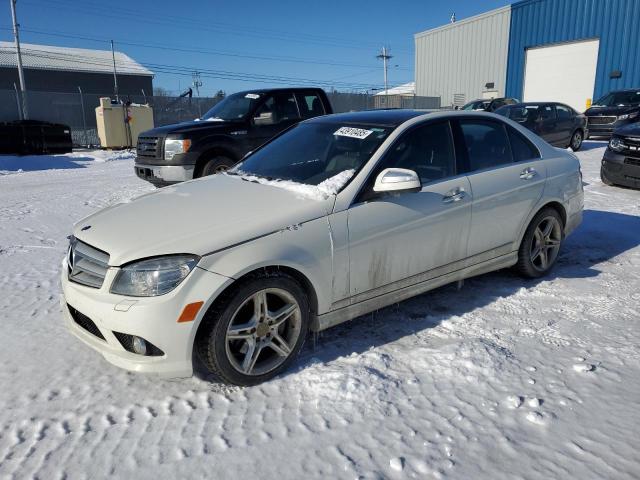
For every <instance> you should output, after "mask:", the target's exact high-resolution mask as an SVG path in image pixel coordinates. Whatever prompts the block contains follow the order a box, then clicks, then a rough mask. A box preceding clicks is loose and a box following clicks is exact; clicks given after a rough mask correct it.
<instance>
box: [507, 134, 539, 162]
mask: <svg viewBox="0 0 640 480" xmlns="http://www.w3.org/2000/svg"><path fill="white" fill-rule="evenodd" d="M507 131H508V132H509V141H510V142H511V152H513V159H514V160H515V161H516V162H523V161H525V160H533V159H538V158H540V153H539V152H538V149H537V148H536V147H535V146H534V145H533V144H532V143H531V142H530V141H529V140H527V139H526V138H524V136H522V135H521V134H520V133H518V132H516V131H515V129H513V128H511V127H507Z"/></svg>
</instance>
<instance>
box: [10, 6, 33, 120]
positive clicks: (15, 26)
mask: <svg viewBox="0 0 640 480" xmlns="http://www.w3.org/2000/svg"><path fill="white" fill-rule="evenodd" d="M16 1H17V0H9V3H10V4H11V18H12V20H13V38H14V40H15V44H16V57H17V60H18V78H19V79H20V92H21V96H22V118H23V119H25V120H28V119H29V111H28V105H27V85H26V84H25V82H24V71H23V69H22V54H21V53H20V34H19V33H18V27H19V26H20V24H19V23H18V19H17V17H16Z"/></svg>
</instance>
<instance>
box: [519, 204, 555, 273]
mask: <svg viewBox="0 0 640 480" xmlns="http://www.w3.org/2000/svg"><path fill="white" fill-rule="evenodd" d="M563 239H564V233H563V228H562V218H560V215H559V214H558V212H557V211H556V210H555V209H553V208H545V209H544V210H542V211H540V212H538V214H537V215H536V216H535V217H534V218H533V220H532V221H531V223H530V224H529V226H528V227H527V231H526V232H525V234H524V238H523V239H522V243H521V244H520V249H519V250H518V263H517V264H516V270H517V271H518V272H519V273H520V274H521V275H522V276H524V277H527V278H538V277H542V276H543V275H546V274H547V273H548V272H549V270H551V268H553V265H554V264H555V263H556V260H557V259H558V253H559V252H560V246H561V245H562V241H563Z"/></svg>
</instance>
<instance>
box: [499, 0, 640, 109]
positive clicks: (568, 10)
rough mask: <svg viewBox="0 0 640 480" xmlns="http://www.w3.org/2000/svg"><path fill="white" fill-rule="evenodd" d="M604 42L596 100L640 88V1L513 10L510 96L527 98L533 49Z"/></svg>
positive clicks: (561, 0) (573, 0)
mask: <svg viewBox="0 0 640 480" xmlns="http://www.w3.org/2000/svg"><path fill="white" fill-rule="evenodd" d="M590 39H598V40H599V52H598V58H597V69H596V77H595V87H594V92H593V98H598V97H600V96H602V95H603V94H605V93H606V92H608V91H611V90H619V89H623V88H638V87H640V51H639V49H640V1H639V0H524V1H522V2H518V3H514V4H513V5H512V6H511V29H510V32H509V54H508V60H507V84H506V85H507V88H506V95H508V96H514V97H517V98H522V97H523V85H524V76H525V58H526V52H527V50H528V49H530V48H533V47H541V46H544V45H550V44H558V43H563V42H575V41H580V40H590Z"/></svg>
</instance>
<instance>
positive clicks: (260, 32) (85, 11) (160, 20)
mask: <svg viewBox="0 0 640 480" xmlns="http://www.w3.org/2000/svg"><path fill="white" fill-rule="evenodd" d="M24 3H25V4H30V5H35V6H39V7H45V8H56V10H59V9H60V8H62V9H66V10H72V11H73V12H74V13H75V14H82V15H90V16H95V15H96V14H98V15H100V16H101V17H108V18H117V19H123V18H124V19H130V18H131V17H132V16H134V17H135V20H136V23H138V24H139V23H145V24H150V25H163V26H170V27H174V28H183V29H184V28H188V29H193V28H194V26H195V27H197V28H198V29H199V30H204V31H211V32H216V33H226V34H231V35H240V36H243V37H247V36H249V37H253V38H262V39H264V38H271V39H274V40H280V41H287V42H295V43H307V44H318V45H329V46H334V47H340V48H354V49H360V50H363V49H365V48H370V47H371V46H372V45H373V44H372V43H368V42H354V41H353V40H348V39H339V38H336V37H328V36H320V35H312V34H305V33H300V32H295V33H293V32H284V31H278V30H268V29H264V28H256V27H240V26H237V25H231V24H223V23H219V22H208V21H207V22H204V21H198V20H193V19H190V18H187V17H179V16H175V15H171V17H170V19H168V18H167V17H160V16H158V15H154V14H151V13H149V12H148V11H140V10H134V9H122V8H119V9H118V10H115V11H114V10H113V9H112V8H111V7H104V6H102V5H97V4H91V3H90V2H83V3H82V9H78V8H77V2H75V1H73V2H65V1H63V0H46V1H45V2H40V1H38V0H25V1H24ZM214 26H215V27H214ZM402 50H403V49H398V51H402ZM407 52H408V50H407Z"/></svg>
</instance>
